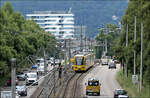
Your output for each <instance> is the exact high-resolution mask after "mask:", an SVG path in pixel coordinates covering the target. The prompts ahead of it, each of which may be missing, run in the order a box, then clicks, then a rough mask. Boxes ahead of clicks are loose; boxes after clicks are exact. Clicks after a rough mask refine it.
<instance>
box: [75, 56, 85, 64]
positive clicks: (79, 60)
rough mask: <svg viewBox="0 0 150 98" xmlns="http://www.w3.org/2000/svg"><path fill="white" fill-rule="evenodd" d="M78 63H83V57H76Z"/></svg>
mask: <svg viewBox="0 0 150 98" xmlns="http://www.w3.org/2000/svg"><path fill="white" fill-rule="evenodd" d="M76 65H83V57H76Z"/></svg>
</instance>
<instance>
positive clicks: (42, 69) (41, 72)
mask: <svg viewBox="0 0 150 98" xmlns="http://www.w3.org/2000/svg"><path fill="white" fill-rule="evenodd" d="M37 73H38V74H44V66H38V68H37Z"/></svg>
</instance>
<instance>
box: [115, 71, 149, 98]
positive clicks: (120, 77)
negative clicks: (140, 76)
mask: <svg viewBox="0 0 150 98" xmlns="http://www.w3.org/2000/svg"><path fill="white" fill-rule="evenodd" d="M116 79H117V81H118V82H119V84H120V86H121V87H122V88H123V89H125V90H126V91H127V93H128V95H129V96H130V97H131V98H136V97H137V98H148V97H149V96H150V93H149V88H150V85H149V86H147V87H143V90H142V92H141V93H139V86H138V84H135V85H133V83H132V74H131V73H129V77H126V76H125V74H123V73H122V71H121V70H120V71H119V72H118V73H117V78H116Z"/></svg>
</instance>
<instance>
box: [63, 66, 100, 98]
mask: <svg viewBox="0 0 150 98" xmlns="http://www.w3.org/2000/svg"><path fill="white" fill-rule="evenodd" d="M95 66H97V65H96V64H95V65H94V66H93V67H91V68H89V69H88V70H87V71H86V72H85V73H74V75H73V76H72V77H71V78H70V79H69V80H68V81H67V85H66V87H65V89H64V93H63V96H61V97H63V98H69V97H70V98H78V97H82V94H81V91H80V90H81V84H80V83H82V79H83V77H85V76H86V75H87V74H88V73H90V71H92V69H93V68H94V67H95Z"/></svg>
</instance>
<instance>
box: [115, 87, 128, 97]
mask: <svg viewBox="0 0 150 98" xmlns="http://www.w3.org/2000/svg"><path fill="white" fill-rule="evenodd" d="M120 95H125V96H127V92H126V91H125V90H124V89H116V90H115V91H114V98H124V97H122V96H120ZM119 96H120V97H119ZM125 98H128V97H125Z"/></svg>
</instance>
